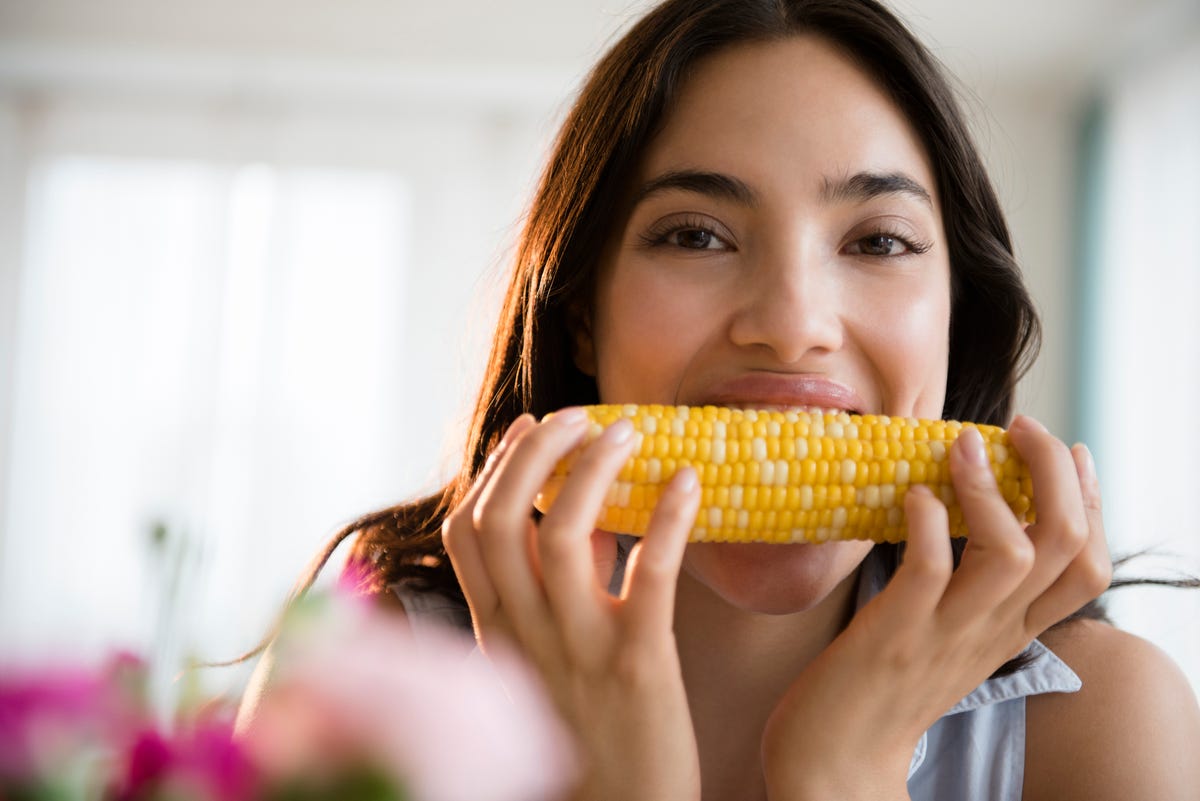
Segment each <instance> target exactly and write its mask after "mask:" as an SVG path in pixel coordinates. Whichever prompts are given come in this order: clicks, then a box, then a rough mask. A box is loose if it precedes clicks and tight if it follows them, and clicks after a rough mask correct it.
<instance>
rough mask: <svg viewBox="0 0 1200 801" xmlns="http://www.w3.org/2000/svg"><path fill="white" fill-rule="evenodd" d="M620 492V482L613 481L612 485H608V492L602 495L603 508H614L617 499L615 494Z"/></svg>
mask: <svg viewBox="0 0 1200 801" xmlns="http://www.w3.org/2000/svg"><path fill="white" fill-rule="evenodd" d="M620 491H621V485H620V482H617V481H614V482H613V483H611V484H609V485H608V492H607V493H606V494H605V495H604V505H605V506H616V505H617V497H618V496H617V493H619V492H620Z"/></svg>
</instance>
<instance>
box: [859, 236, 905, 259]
mask: <svg viewBox="0 0 1200 801" xmlns="http://www.w3.org/2000/svg"><path fill="white" fill-rule="evenodd" d="M858 246H859V252H860V253H863V254H864V255H867V256H899V255H900V254H901V253H904V252H905V251H906V250H908V247H907V246H906V245H905V244H904V243H903V242H901V241H900V240H899V239H897V238H896V237H894V236H888V235H887V234H875V235H874V236H868V237H864V238H863V239H860V240H858Z"/></svg>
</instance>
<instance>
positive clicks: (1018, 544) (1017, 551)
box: [998, 534, 1037, 574]
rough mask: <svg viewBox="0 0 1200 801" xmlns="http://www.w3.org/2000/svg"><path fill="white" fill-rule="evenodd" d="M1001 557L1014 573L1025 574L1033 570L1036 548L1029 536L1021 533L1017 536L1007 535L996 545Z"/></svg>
mask: <svg viewBox="0 0 1200 801" xmlns="http://www.w3.org/2000/svg"><path fill="white" fill-rule="evenodd" d="M998 550H999V553H1000V557H1001V559H1002V560H1003V561H1004V563H1005V564H1006V565H1008V566H1009V568H1010V569H1011V570H1012V571H1013V572H1016V573H1021V574H1026V573H1029V572H1030V571H1031V570H1033V564H1034V562H1035V561H1036V559H1037V550H1036V549H1035V548H1034V546H1033V543H1032V542H1030V541H1029V538H1028V537H1026V536H1024V534H1022V535H1021V536H1019V537H1009V538H1007V540H1006V541H1005V542H1004V543H1003V544H1002V545H1000V546H998Z"/></svg>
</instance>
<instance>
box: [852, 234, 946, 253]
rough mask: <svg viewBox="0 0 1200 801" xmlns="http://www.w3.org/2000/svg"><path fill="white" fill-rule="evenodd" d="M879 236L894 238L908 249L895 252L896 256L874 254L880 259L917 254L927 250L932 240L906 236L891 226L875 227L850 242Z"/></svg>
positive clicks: (858, 241)
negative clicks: (898, 252)
mask: <svg viewBox="0 0 1200 801" xmlns="http://www.w3.org/2000/svg"><path fill="white" fill-rule="evenodd" d="M879 238H885V239H894V240H896V241H897V242H899V243H900V244H902V245H904V247H905V248H907V249H908V252H907V253H900V254H897V256H875V258H880V259H888V258H897V257H898V256H919V255H921V254H922V253H926V252H928V251H929V249H930V248H932V247H933V243H932V242H925V241H921V240H917V239H914V238H913V237H911V236H908V235H906V234H902V233H900V232H899V231H897V230H895V229H892V228H879V229H876V230H874V231H872V232H871V233H869V234H867V235H865V236H860V237H856V238H855V239H854V241H853V242H852V243H851V244H861V243H863V242H866V241H867V240H869V239H879ZM858 255H863V256H872V255H873V254H870V253H863V254H858Z"/></svg>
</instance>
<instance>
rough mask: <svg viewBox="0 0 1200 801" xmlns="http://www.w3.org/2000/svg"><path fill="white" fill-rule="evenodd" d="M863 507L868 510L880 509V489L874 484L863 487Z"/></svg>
mask: <svg viewBox="0 0 1200 801" xmlns="http://www.w3.org/2000/svg"><path fill="white" fill-rule="evenodd" d="M863 505H864V506H866V507H867V508H868V509H878V508H879V487H877V486H875V485H874V484H868V485H867V486H865V487H863Z"/></svg>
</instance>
